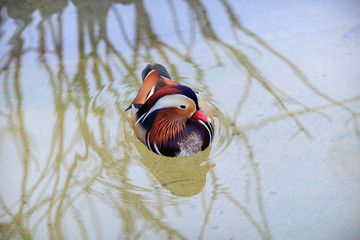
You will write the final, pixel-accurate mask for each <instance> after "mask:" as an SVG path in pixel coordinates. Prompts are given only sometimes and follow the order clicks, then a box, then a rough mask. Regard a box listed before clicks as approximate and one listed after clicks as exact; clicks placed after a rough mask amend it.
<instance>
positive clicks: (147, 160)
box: [135, 144, 216, 197]
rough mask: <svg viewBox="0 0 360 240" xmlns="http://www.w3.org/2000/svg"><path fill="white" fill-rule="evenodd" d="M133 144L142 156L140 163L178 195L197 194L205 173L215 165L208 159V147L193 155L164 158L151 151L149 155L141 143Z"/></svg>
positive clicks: (201, 186)
mask: <svg viewBox="0 0 360 240" xmlns="http://www.w3.org/2000/svg"><path fill="white" fill-rule="evenodd" d="M135 146H136V147H137V150H138V151H139V153H140V155H141V156H142V157H141V163H142V164H143V165H144V166H145V167H146V168H147V170H148V171H149V172H150V173H151V174H152V175H153V176H154V177H155V178H156V180H157V181H158V182H159V183H160V184H161V186H162V187H163V188H165V189H167V190H169V191H170V193H171V194H172V195H174V196H178V197H191V196H194V195H197V194H199V193H200V192H201V191H202V190H203V188H204V186H205V183H206V175H207V173H208V172H209V171H210V170H211V169H212V168H213V167H215V165H216V164H214V163H211V162H209V161H208V159H209V153H210V150H211V149H210V147H209V148H208V149H206V150H205V151H202V152H200V153H199V154H197V155H195V156H188V157H181V158H166V157H163V156H159V155H156V154H153V153H150V155H149V151H148V150H147V149H146V148H144V147H143V146H142V144H137V145H135Z"/></svg>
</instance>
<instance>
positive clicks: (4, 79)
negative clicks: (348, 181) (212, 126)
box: [0, 0, 360, 239]
mask: <svg viewBox="0 0 360 240" xmlns="http://www.w3.org/2000/svg"><path fill="white" fill-rule="evenodd" d="M3 3H4V4H3V5H2V7H1V10H0V11H1V15H0V16H1V28H0V31H1V34H2V36H5V35H4V32H6V31H9V29H4V27H3V26H5V25H6V24H8V22H10V21H13V24H15V26H16V27H15V29H14V30H12V33H11V36H10V37H9V39H8V42H7V43H6V47H5V48H4V47H2V48H3V50H2V52H1V56H0V59H1V60H0V69H1V70H0V71H1V72H0V77H1V85H2V86H1V89H2V90H1V91H2V95H3V97H2V102H3V104H2V105H1V107H2V109H1V111H0V117H1V118H2V119H5V121H6V122H7V126H6V127H4V126H3V127H2V128H1V141H4V138H5V137H6V138H10V137H11V138H12V141H13V142H14V143H16V151H17V154H18V158H19V160H20V163H21V166H22V175H21V183H20V184H21V187H20V195H19V196H20V197H19V201H18V202H16V203H8V202H6V201H5V197H4V196H1V198H0V207H1V215H0V216H1V225H0V232H1V238H2V239H13V238H23V239H31V238H33V237H34V236H35V233H36V232H37V231H38V229H39V228H41V227H43V228H45V229H47V233H45V234H46V236H47V237H48V238H50V239H61V238H67V237H66V236H70V231H71V230H69V229H71V228H69V222H71V223H74V225H73V228H74V227H75V228H77V231H79V232H80V233H79V234H80V235H81V236H82V237H83V238H84V239H88V238H91V237H92V236H90V234H94V235H95V236H96V237H98V238H102V236H103V234H104V233H105V231H107V230H106V229H103V228H102V226H103V225H101V224H100V221H101V220H99V219H100V215H101V210H99V209H98V208H97V207H95V206H96V205H97V204H98V201H99V200H100V201H102V202H103V203H104V204H105V205H106V206H108V207H109V208H110V209H112V211H113V212H114V214H116V215H117V216H118V222H119V224H118V226H119V227H120V228H121V229H120V233H119V234H120V235H119V236H121V234H124V235H125V236H127V237H129V238H140V237H141V236H143V234H144V232H145V231H153V232H154V233H156V234H164V236H168V237H169V238H179V239H186V237H185V236H184V235H183V233H182V232H181V231H180V230H179V229H177V228H176V227H175V226H174V225H171V224H169V223H168V222H167V221H166V220H162V219H164V218H165V219H166V216H167V213H166V212H167V209H168V208H169V206H171V207H172V208H174V209H177V210H175V211H177V212H179V211H180V210H179V206H181V204H183V202H184V201H186V198H180V199H179V198H178V197H177V196H181V197H190V196H196V195H197V194H199V193H200V194H201V195H202V198H203V199H204V200H203V202H202V203H203V206H202V207H203V209H204V216H203V219H201V221H202V224H200V225H201V227H200V229H198V238H199V239H202V238H203V237H204V233H205V230H206V227H207V225H208V223H209V221H210V215H211V213H212V210H213V207H214V204H215V203H216V202H217V201H218V200H219V199H220V198H222V199H223V200H222V201H224V203H223V204H230V205H233V207H235V208H236V209H237V211H238V213H239V214H242V215H243V216H244V217H245V218H246V219H247V221H248V222H249V223H250V224H251V225H252V226H253V228H254V229H255V230H256V231H257V232H258V234H259V236H260V238H262V239H271V231H270V228H269V225H268V221H267V218H266V214H265V212H266V211H265V209H264V202H263V196H262V187H261V186H262V184H261V172H260V169H259V167H258V164H259V163H258V162H256V160H255V153H254V150H253V145H252V143H251V140H250V139H249V137H248V134H247V133H248V132H249V131H252V130H258V129H260V128H262V127H263V126H265V125H266V124H270V123H275V122H278V121H282V120H284V119H291V120H292V121H293V122H294V123H295V124H296V126H297V129H298V131H297V132H296V133H295V134H294V136H293V137H295V136H296V135H298V134H301V133H302V134H305V135H306V136H308V137H311V133H310V132H309V131H308V130H307V128H306V127H305V126H304V124H303V123H302V121H301V120H300V119H299V117H300V116H302V115H306V114H318V115H320V116H321V117H324V118H327V119H330V120H331V116H329V115H327V114H326V113H324V111H325V110H326V109H328V108H333V107H341V108H343V109H344V110H346V111H347V112H348V113H349V119H347V120H346V124H350V123H352V124H353V126H354V129H355V130H356V132H357V135H358V136H359V134H360V133H359V123H358V116H359V113H357V112H355V111H354V110H353V109H352V108H351V107H349V103H351V102H354V101H359V100H360V97H357V98H354V99H346V100H343V101H338V100H335V99H333V98H331V97H330V96H328V95H326V94H325V93H323V92H322V91H321V90H320V89H318V88H316V87H315V86H314V85H313V84H312V83H311V82H310V81H309V80H308V79H307V78H306V76H305V75H304V74H303V73H302V72H301V70H300V69H298V68H297V67H296V66H295V65H294V64H293V63H292V62H291V61H290V60H289V59H287V58H286V57H284V56H282V55H281V54H280V53H278V52H277V51H276V50H274V49H272V48H271V47H270V46H269V45H268V44H267V43H266V42H265V41H263V40H262V39H261V38H259V37H258V36H257V35H255V34H254V33H252V32H251V31H250V30H249V29H247V28H245V27H244V26H243V25H242V24H241V22H240V20H239V18H238V16H237V15H236V13H235V12H234V11H233V10H232V7H231V6H230V4H229V3H228V1H226V0H219V2H218V4H219V6H221V8H222V11H223V12H224V13H225V14H226V17H227V21H228V22H227V24H228V25H229V26H230V27H231V30H232V32H233V38H234V39H235V40H236V41H235V42H236V44H232V43H229V42H227V41H226V39H224V38H223V37H222V36H221V35H220V34H219V33H217V31H216V30H215V29H214V28H213V23H212V21H211V20H210V16H209V14H208V6H207V5H206V3H205V1H198V0H195V1H194V0H184V1H182V2H181V5H182V6H183V8H184V9H185V10H186V16H182V17H183V18H185V20H186V21H188V24H189V26H190V27H189V31H182V30H181V26H180V22H179V19H180V17H179V16H180V15H181V13H180V12H179V10H178V8H177V7H176V6H175V1H172V0H169V1H165V3H164V4H165V6H166V8H167V9H169V13H170V15H171V16H172V17H171V18H170V19H169V22H170V23H171V24H172V25H173V28H174V31H173V33H175V36H174V38H173V39H172V40H171V41H169V40H166V39H164V38H162V37H161V36H159V35H158V34H157V31H156V28H155V27H154V24H153V21H154V19H156V18H157V17H159V16H157V15H156V14H154V12H153V11H152V10H153V9H151V8H149V6H145V4H144V1H131V0H128V1H127V0H124V1H121V0H119V1H110V0H108V1H101V2H100V1H82V0H73V1H71V2H70V1H65V0H58V1H48V2H47V1H10V0H9V1H4V2H3ZM122 7H127V8H131V9H132V11H134V12H133V15H132V17H133V19H132V21H133V22H131V24H132V26H131V27H133V32H132V33H131V31H129V30H128V27H129V20H128V19H125V18H126V16H125V17H124V14H123V13H122V12H121V11H120V10H121V8H122ZM68 8H75V9H76V16H75V17H74V18H72V19H70V20H66V18H67V17H69V16H68V15H66V14H65V12H66V11H68V10H67V9H68ZM155 13H156V11H155ZM109 15H111V16H112V19H113V22H111V25H116V27H114V26H111V27H109V24H110V23H109V21H108V17H109ZM74 19H77V22H74V23H72V24H74V25H76V27H77V28H76V35H75V36H76V37H74V38H76V40H77V43H76V45H77V46H76V47H73V48H71V51H75V52H76V54H77V56H76V60H75V61H74V60H68V59H66V58H65V55H66V54H68V51H70V50H69V49H67V47H68V46H66V44H65V39H66V37H65V34H66V32H65V30H64V26H65V25H66V24H67V25H68V24H69V22H67V21H74ZM182 20H183V19H182ZM70 24H71V23H70ZM114 29H115V30H116V31H117V33H116V34H117V35H118V36H119V37H120V39H118V41H119V42H121V43H122V44H121V45H119V44H117V43H116V41H114V40H112V38H111V35H112V34H113V31H115V30H114ZM27 30H29V31H33V30H35V31H33V32H32V33H31V34H32V37H33V38H35V39H36V40H37V41H35V43H34V41H32V42H31V39H27V37H26V36H27V35H26V31H27ZM244 34H245V35H247V36H248V38H250V39H251V40H252V41H253V42H254V43H256V44H257V47H258V48H259V49H260V50H259V51H267V52H269V53H270V54H272V55H273V56H275V57H277V58H278V59H279V60H281V61H282V62H283V63H285V64H286V65H287V67H288V68H289V69H290V70H292V71H293V72H294V73H295V74H296V76H297V78H298V81H301V82H302V83H303V84H304V85H305V86H306V87H307V88H308V89H309V90H311V91H312V94H314V95H317V96H319V97H320V98H322V99H324V100H326V101H327V103H326V104H324V105H321V106H315V107H313V106H312V107H309V106H306V105H305V104H303V103H301V102H300V101H298V100H297V99H295V98H294V97H292V96H291V95H290V94H288V93H286V92H285V91H283V90H281V89H280V88H279V87H278V86H277V85H276V84H275V83H274V82H271V81H269V80H268V79H267V78H266V77H265V76H263V75H262V73H261V71H260V69H258V68H257V67H256V65H255V64H254V63H253V62H252V61H251V60H250V58H249V57H248V56H247V55H246V53H245V52H243V51H242V47H244V43H243V42H242V41H241V37H240V35H244ZM196 39H200V41H202V42H203V43H205V45H206V47H207V50H208V52H209V56H210V57H211V58H213V59H214V62H216V64H217V67H218V68H219V69H222V68H223V67H224V64H225V63H224V61H223V59H222V57H221V56H222V55H223V54H226V56H227V57H229V58H231V59H232V62H233V64H234V66H235V68H234V71H236V72H238V73H236V74H240V73H241V74H243V75H244V76H245V77H244V78H243V79H244V81H245V85H244V88H243V90H242V92H241V94H239V96H238V97H237V99H236V106H237V107H236V110H235V111H234V112H233V114H231V115H230V114H225V113H223V112H222V111H221V110H220V109H217V108H216V107H215V105H216V103H215V100H214V98H213V95H212V94H211V92H210V91H209V88H208V86H207V83H206V81H204V80H203V79H204V75H205V73H204V69H203V67H201V63H200V62H199V60H197V58H196V56H195V55H196V49H195V48H194V46H195V45H196V44H195V41H199V40H196ZM29 42H30V43H29ZM3 44H4V43H3ZM29 56H30V59H32V61H33V62H36V64H37V65H39V67H38V68H40V70H39V71H42V72H44V73H45V76H46V79H45V80H44V81H46V84H48V86H49V87H50V89H51V91H52V94H51V95H52V105H53V109H54V113H53V115H54V117H53V119H54V120H53V121H54V122H53V124H52V129H49V134H50V133H51V137H50V139H51V140H50V143H49V146H50V147H49V148H48V149H43V150H42V151H45V153H46V158H41V159H40V158H39V157H38V156H37V154H36V152H37V151H38V150H39V147H35V145H34V144H33V139H32V138H33V134H30V132H31V129H29V128H30V127H29V125H27V124H26V116H25V112H26V106H25V105H26V104H25V103H24V97H25V96H24V92H25V90H26V86H25V85H28V84H27V83H26V79H24V76H23V75H22V73H23V72H24V71H25V70H24V69H23V66H24V65H25V64H28V63H27V62H25V60H24V59H25V58H26V59H27V60H26V61H28V59H29ZM153 62H159V63H162V64H163V65H165V66H167V67H168V68H169V70H170V73H171V75H173V76H179V75H182V74H184V75H185V73H182V71H180V69H178V68H177V63H179V62H184V63H186V64H187V66H189V68H191V69H192V71H193V76H192V79H194V81H195V82H194V83H193V84H194V85H195V86H196V88H197V89H201V92H202V94H203V95H204V97H205V98H206V99H208V100H209V102H210V105H211V106H212V107H213V111H214V115H215V117H216V119H217V122H216V123H217V138H216V139H215V142H214V144H213V145H212V148H209V149H208V150H206V151H205V152H203V153H201V154H199V155H197V156H195V157H189V158H181V159H177V160H175V159H168V158H163V157H159V156H157V155H155V154H153V153H149V151H148V150H147V149H146V148H145V147H144V146H143V145H142V144H141V143H139V142H138V141H137V140H136V138H135V137H134V134H133V132H132V129H131V127H130V122H129V115H128V113H127V112H124V109H125V108H126V106H128V105H129V103H130V102H131V100H132V99H133V97H134V96H135V95H136V93H137V91H138V89H139V88H140V85H141V79H140V78H139V76H140V75H139V70H141V69H142V68H143V67H144V66H145V64H146V63H153ZM236 74H235V75H236ZM184 81H187V80H186V79H185V80H184ZM255 83H258V84H260V85H261V86H262V87H263V89H265V90H266V91H267V92H268V93H269V94H271V96H272V97H273V99H274V100H275V101H276V102H277V105H278V106H280V108H281V109H282V113H281V114H278V115H274V116H270V117H268V118H265V119H263V120H262V121H260V122H254V123H251V124H248V125H245V126H238V123H237V121H236V119H238V118H240V116H241V115H242V109H243V107H244V105H245V104H246V103H247V99H248V97H249V92H250V90H251V88H252V87H253V85H254V84H255ZM26 97H28V96H26ZM49 100H50V99H49ZM294 106H296V108H295V107H294ZM292 109H296V110H292ZM44 121H45V120H44ZM233 142H239V143H240V145H242V146H243V147H244V148H245V149H246V151H247V159H240V160H239V161H240V162H242V163H243V170H244V169H245V170H246V171H247V172H248V176H247V182H246V184H247V188H249V189H250V188H251V189H254V191H255V192H256V194H255V195H256V197H255V198H252V199H250V201H252V202H254V204H255V205H256V206H257V207H256V211H253V209H249V208H248V207H247V205H248V204H245V203H244V202H242V200H240V199H238V198H237V197H236V196H235V194H234V193H233V192H230V191H227V190H226V189H224V188H222V187H221V186H220V185H219V183H218V174H217V172H216V167H215V159H216V158H217V157H218V156H220V155H221V154H222V153H223V152H224V151H226V149H227V148H228V146H230V145H231V144H232V143H233ZM135 173H137V175H136V174H135ZM134 174H135V175H134ZM141 174H142V177H138V176H139V175H141ZM206 180H207V181H208V184H209V185H211V188H212V192H211V193H208V195H205V193H204V192H202V190H203V188H204V186H205V182H206ZM159 184H160V185H161V187H159ZM169 192H170V193H171V194H168V193H169ZM88 196H95V197H88ZM206 196H210V198H209V199H207V198H206ZM224 199H225V200H224ZM30 203H31V204H30ZM9 204H10V205H9ZM11 204H12V205H11ZM234 211H235V210H234ZM84 212H86V213H84ZM81 218H88V219H90V220H89V221H77V219H81ZM140 220H141V221H142V222H143V224H142V225H141V226H140V227H139V226H138V223H139V221H140ZM44 225H46V227H44ZM148 229H150V230H148ZM159 236H160V235H159Z"/></svg>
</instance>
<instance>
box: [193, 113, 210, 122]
mask: <svg viewBox="0 0 360 240" xmlns="http://www.w3.org/2000/svg"><path fill="white" fill-rule="evenodd" d="M193 118H195V119H199V120H201V121H204V122H211V119H210V118H208V116H206V115H205V114H204V113H203V112H202V111H200V110H197V111H196V112H195V113H194V115H193Z"/></svg>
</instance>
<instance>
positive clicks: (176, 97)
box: [135, 94, 195, 125]
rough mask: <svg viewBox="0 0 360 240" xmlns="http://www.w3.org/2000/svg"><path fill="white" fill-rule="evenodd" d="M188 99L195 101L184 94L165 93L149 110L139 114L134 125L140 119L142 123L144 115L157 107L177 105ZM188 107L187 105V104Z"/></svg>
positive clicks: (147, 114)
mask: <svg viewBox="0 0 360 240" xmlns="http://www.w3.org/2000/svg"><path fill="white" fill-rule="evenodd" d="M187 99H190V100H191V101H192V102H193V103H194V104H195V102H194V101H193V100H192V99H191V98H188V97H187V96H185V95H182V94H171V95H165V96H163V97H161V98H159V99H158V100H157V101H156V103H155V105H154V106H153V107H152V108H150V110H149V111H148V112H145V113H144V114H143V115H141V116H140V117H139V118H138V120H137V121H136V123H135V125H136V124H137V123H138V122H139V121H141V122H142V123H143V122H144V121H145V119H146V117H147V116H149V115H150V113H152V112H154V111H156V110H158V109H162V108H168V107H178V106H179V105H181V104H183V103H184V102H185V103H186V100H187ZM187 107H189V106H187Z"/></svg>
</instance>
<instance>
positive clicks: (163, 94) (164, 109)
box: [128, 64, 214, 157]
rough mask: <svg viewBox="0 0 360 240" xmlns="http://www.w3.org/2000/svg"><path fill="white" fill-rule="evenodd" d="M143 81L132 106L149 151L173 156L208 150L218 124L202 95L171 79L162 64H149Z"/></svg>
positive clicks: (137, 130) (136, 128)
mask: <svg viewBox="0 0 360 240" xmlns="http://www.w3.org/2000/svg"><path fill="white" fill-rule="evenodd" d="M142 78H143V85H142V87H141V89H140V91H139V93H138V94H137V96H136V98H135V99H134V101H133V102H132V104H131V105H130V107H129V108H131V118H132V125H133V128H134V131H135V135H136V137H137V138H138V139H139V140H140V141H141V142H142V143H144V144H145V145H146V146H147V147H148V149H149V150H151V151H153V152H155V153H157V154H159V155H164V156H169V157H177V156H190V155H194V154H196V153H198V152H200V151H203V150H205V149H206V148H207V147H208V146H209V145H210V143H211V141H212V139H213V135H214V121H213V117H212V115H211V112H210V110H209V107H208V106H207V104H206V103H205V101H204V100H203V99H202V98H201V97H200V96H199V94H198V93H196V92H195V91H193V90H192V89H191V88H189V87H187V86H184V85H181V84H179V83H176V82H174V81H173V80H171V77H170V75H169V73H168V72H167V70H166V68H165V67H164V66H162V65H160V64H154V65H147V66H146V68H145V69H144V70H143V72H142ZM129 108H128V109H129Z"/></svg>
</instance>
